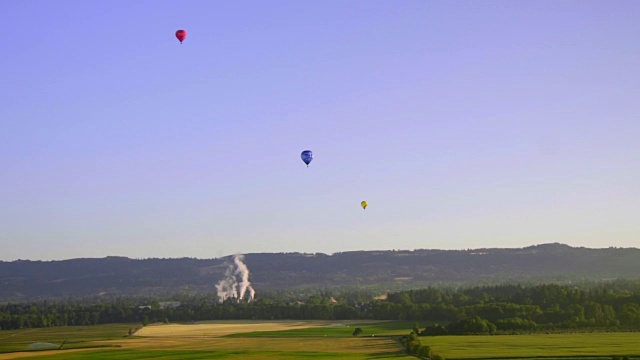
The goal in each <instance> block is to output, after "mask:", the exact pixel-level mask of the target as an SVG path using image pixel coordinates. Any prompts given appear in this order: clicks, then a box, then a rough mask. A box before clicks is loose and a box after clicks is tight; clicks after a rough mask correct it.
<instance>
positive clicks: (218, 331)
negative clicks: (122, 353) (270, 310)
mask: <svg viewBox="0 0 640 360" xmlns="http://www.w3.org/2000/svg"><path fill="white" fill-rule="evenodd" d="M347 323H348V322H344V321H343V322H340V321H277V322H274V321H209V322H200V323H195V324H168V325H151V326H145V327H144V328H142V329H140V330H138V331H137V332H136V334H135V335H136V336H145V337H166V336H170V337H184V336H188V337H193V336H207V337H219V336H224V335H229V334H238V333H245V332H252V331H279V330H292V329H303V328H310V327H321V326H331V325H333V324H347ZM359 323H363V322H362V321H359Z"/></svg>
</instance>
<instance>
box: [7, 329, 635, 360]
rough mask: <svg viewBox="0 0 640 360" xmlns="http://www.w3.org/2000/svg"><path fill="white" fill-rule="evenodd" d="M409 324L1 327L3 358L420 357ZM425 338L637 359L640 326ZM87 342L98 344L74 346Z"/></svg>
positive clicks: (486, 348) (537, 352) (477, 351)
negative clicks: (403, 339)
mask: <svg viewBox="0 0 640 360" xmlns="http://www.w3.org/2000/svg"><path fill="white" fill-rule="evenodd" d="M412 326H413V322H398V321H388V322H360V321H331V322H330V321H304V322H302V321H269V322H267V321H215V322H203V323H197V324H170V325H153V326H148V327H145V328H143V329H141V330H140V331H139V332H137V333H136V336H132V337H124V335H125V334H126V333H127V331H128V329H129V328H131V327H134V325H130V324H129V325H126V324H125V325H102V326H85V327H66V328H48V329H27V330H17V331H2V332H0V359H2V360H3V359H17V358H21V359H34V358H37V359H38V360H54V359H59V360H61V359H70V360H74V359H89V360H91V359H110V358H111V359H125V360H126V359H166V360H168V359H211V358H215V359H249V360H253V359H283V360H293V359H340V360H360V359H390V358H393V359H404V360H409V359H416V358H415V357H410V356H407V355H404V354H403V352H402V349H401V348H400V345H399V344H398V342H397V341H396V338H397V335H406V334H408V333H409V332H410V331H411V327H412ZM356 327H359V328H361V329H362V330H363V333H362V335H361V336H360V337H354V336H352V335H351V334H352V333H353V330H354V329H355V328H356ZM63 340H67V342H66V344H69V347H67V345H65V347H64V349H68V350H64V349H63V350H42V351H26V350H28V345H29V344H32V343H34V342H51V343H54V344H59V343H61V342H62V341H63ZM421 341H422V342H423V343H425V344H428V345H430V346H431V347H432V349H433V350H434V351H435V352H436V353H439V354H441V355H444V356H445V357H446V358H447V359H501V360H505V359H520V360H522V359H534V358H537V359H540V358H543V359H545V360H553V359H562V360H573V359H592V360H595V359H607V360H610V359H611V357H612V356H625V355H626V356H630V357H631V358H633V359H640V355H638V354H640V334H639V333H596V334H548V335H544V334H540V335H511V336H438V337H422V338H421ZM82 346H84V347H92V346H93V347H94V348H81V349H78V348H77V347H82ZM74 347H75V349H73V348H74ZM11 351H13V352H11ZM1 352H5V353H4V354H2V353H1Z"/></svg>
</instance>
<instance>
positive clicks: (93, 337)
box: [0, 324, 140, 354]
mask: <svg viewBox="0 0 640 360" xmlns="http://www.w3.org/2000/svg"><path fill="white" fill-rule="evenodd" d="M138 326H140V325H139V324H112V325H100V326H65V327H53V328H39V329H23V330H12V331H11V330H4V331H0V354H2V353H6V352H12V351H26V350H29V345H31V344H33V343H37V342H46V343H52V344H56V345H60V344H62V342H63V341H65V340H66V342H65V345H64V347H63V348H64V349H72V348H78V347H83V346H87V344H89V343H91V342H95V341H99V340H109V339H123V336H124V335H126V334H127V331H128V330H129V329H130V328H136V327H138ZM93 346H96V345H95V344H94V345H93Z"/></svg>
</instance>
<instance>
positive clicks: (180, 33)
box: [176, 30, 187, 44]
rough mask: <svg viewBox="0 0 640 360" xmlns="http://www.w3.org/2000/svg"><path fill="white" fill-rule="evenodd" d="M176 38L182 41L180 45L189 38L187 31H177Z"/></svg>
mask: <svg viewBox="0 0 640 360" xmlns="http://www.w3.org/2000/svg"><path fill="white" fill-rule="evenodd" d="M176 37H177V38H178V40H180V44H182V42H183V41H184V39H186V38H187V30H178V31H176Z"/></svg>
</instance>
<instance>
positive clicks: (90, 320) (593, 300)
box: [0, 280, 640, 335]
mask: <svg viewBox="0 0 640 360" xmlns="http://www.w3.org/2000/svg"><path fill="white" fill-rule="evenodd" d="M168 300H176V298H175V297H174V298H169V299H167V298H161V297H153V298H141V297H120V298H113V299H98V298H93V299H68V300H55V301H53V300H40V301H33V302H13V303H4V304H0V329H21V328H32V327H52V326H72V325H97V324H107V323H135V322H138V323H143V324H146V323H153V322H192V321H202V320H223V319H224V320H234V319H252V320H284V319H295V320H357V319H373V320H406V321H419V322H421V323H423V324H425V327H424V328H423V329H420V330H419V332H418V333H416V334H417V335H444V334H494V333H521V332H540V331H551V330H579V329H585V330H594V329H598V330H603V329H607V330H632V331H637V330H640V281H631V280H618V281H612V282H606V283H599V284H591V285H567V284H564V285H559V284H543V285H518V284H515V285H514V284H506V285H496V286H477V287H467V288H452V287H438V288H436V287H429V288H424V289H416V290H408V291H398V292H393V293H389V294H388V295H387V297H386V299H380V298H377V299H374V297H373V295H372V294H364V293H363V292H362V291H357V290H353V291H351V292H350V291H343V292H341V293H340V294H335V293H332V292H331V291H319V292H317V293H316V294H311V295H309V296H306V297H304V298H301V297H300V295H293V294H291V296H290V297H283V296H282V294H279V295H275V294H273V295H271V294H269V293H268V292H264V293H263V296H261V297H259V298H257V299H256V300H255V301H253V302H250V303H245V302H238V301H234V300H233V299H231V300H229V301H226V302H224V303H222V304H220V303H218V301H217V299H216V298H215V296H211V295H207V294H196V295H193V294H192V295H190V296H184V297H183V298H180V299H177V300H179V301H180V305H179V306H177V307H175V308H173V307H164V308H163V307H162V306H160V302H161V301H168Z"/></svg>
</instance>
